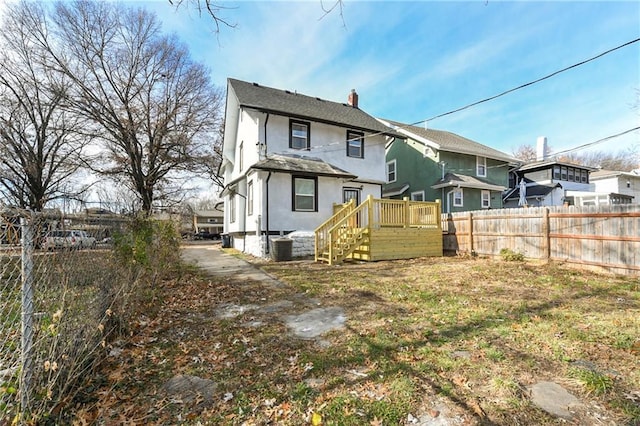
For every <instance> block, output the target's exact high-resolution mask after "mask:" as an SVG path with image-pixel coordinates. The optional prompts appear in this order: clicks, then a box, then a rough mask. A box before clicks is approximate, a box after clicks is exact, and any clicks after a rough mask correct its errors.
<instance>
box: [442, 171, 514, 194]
mask: <svg viewBox="0 0 640 426" xmlns="http://www.w3.org/2000/svg"><path fill="white" fill-rule="evenodd" d="M451 186H460V187H462V188H477V189H488V190H491V191H504V190H506V189H507V188H506V187H504V186H502V185H496V184H493V183H489V182H486V181H485V180H483V179H480V178H477V177H474V176H467V175H458V174H455V173H447V174H445V175H444V178H443V179H438V180H437V181H436V182H435V183H434V184H433V185H431V188H433V189H439V188H448V187H451Z"/></svg>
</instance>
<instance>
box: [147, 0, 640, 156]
mask: <svg viewBox="0 0 640 426" xmlns="http://www.w3.org/2000/svg"><path fill="white" fill-rule="evenodd" d="M141 4H142V5H143V6H144V7H147V8H150V9H152V10H153V11H155V12H156V13H157V14H158V16H159V18H160V19H161V21H162V22H163V28H164V29H166V30H167V31H169V32H175V33H177V34H178V35H179V37H180V39H181V40H182V41H183V42H185V43H186V44H187V45H188V46H189V48H190V51H191V54H192V56H193V57H194V58H195V59H196V60H198V61H200V62H203V63H205V64H206V65H207V66H208V67H209V68H210V69H211V75H212V79H213V82H214V83H215V84H216V85H219V86H221V87H225V82H226V78H227V77H233V78H238V79H242V80H247V81H252V82H258V83H260V84H263V85H267V86H272V87H276V88H280V89H288V90H292V91H293V90H297V91H298V92H300V93H304V94H308V95H312V96H318V97H322V98H324V99H329V100H334V101H340V102H345V101H346V99H347V95H348V93H349V91H350V90H351V89H356V91H357V92H358V94H359V95H360V107H361V108H362V109H363V110H365V111H366V112H368V113H369V114H371V115H374V116H377V117H383V118H390V119H394V120H397V121H401V122H406V123H414V122H418V121H421V120H424V119H426V118H429V117H433V116H436V115H439V114H441V113H444V112H447V111H450V110H452V109H456V108H458V107H461V106H464V105H466V104H469V103H472V102H475V101H478V100H480V99H483V98H486V97H489V96H493V95H495V94H498V93H500V92H502V91H504V90H508V89H511V88H513V87H516V86H519V85H521V84H523V83H526V82H529V81H531V80H535V79H537V78H540V77H543V76H545V75H547V74H550V73H552V72H554V71H557V70H559V69H561V68H564V67H567V66H570V65H572V64H575V63H577V62H580V61H582V60H585V59H587V58H589V57H592V56H595V55H597V54H599V53H601V52H603V51H606V50H608V49H610V48H613V47H616V46H618V45H620V44H623V43H625V42H628V41H631V40H634V39H636V38H639V37H640V2H636V1H625V2H609V1H607V2H596V1H590V2H573V1H563V2H560V1H556V2H539V1H492V0H489V1H488V2H486V1H483V0H477V1H462V2H449V1H446V2H444V1H443V2H432V1H420V2H399V1H376V2H364V1H355V0H345V1H344V8H343V11H342V12H343V13H342V16H341V15H340V13H339V11H333V12H332V13H330V14H329V15H326V16H324V12H323V10H322V3H321V1H320V0H307V1H299V2H284V1H262V2H248V1H240V2H225V3H223V4H224V5H225V6H228V7H229V9H227V10H224V11H222V12H221V15H222V16H223V17H224V18H225V19H227V20H228V21H230V22H232V23H234V24H236V27H235V28H227V27H221V29H220V33H219V34H218V35H216V34H214V32H213V24H212V22H211V20H210V18H208V17H206V16H203V17H199V16H198V14H197V13H196V11H195V10H194V9H193V8H191V9H186V8H184V6H183V7H182V8H180V9H178V10H177V11H176V10H175V8H173V7H171V6H170V5H169V3H168V1H167V0H157V1H156V0H147V1H145V2H142V3H141ZM332 4H333V0H325V1H324V5H325V6H330V5H332ZM639 93H640V43H635V44H633V45H631V46H628V47H625V48H623V49H620V50H618V51H616V52H613V53H610V54H608V55H606V56H604V57H602V58H600V59H597V60H595V61H593V62H591V63H588V64H585V65H583V66H581V67H578V68H575V69H573V70H570V71H567V72H565V73H563V74H560V75H558V76H556V77H553V78H551V79H549V80H546V81H544V82H541V83H538V84H536V85H533V86H531V87H528V88H525V89H522V90H519V91H517V92H514V93H511V94H508V95H506V96H504V97H501V98H499V99H496V100H493V101H490V102H487V103H484V104H482V105H479V106H475V107H473V108H470V109H467V110H465V111H462V112H459V113H455V114H452V115H449V116H447V117H443V118H440V119H437V120H433V121H431V122H429V124H428V126H429V127H431V128H436V129H442V130H448V131H452V132H454V133H457V134H460V135H462V136H465V137H467V138H470V139H473V140H476V141H478V142H481V143H483V144H486V145H489V146H492V147H494V148H496V149H499V150H502V151H504V152H507V153H511V152H512V150H513V149H514V148H516V147H518V146H520V145H525V144H526V145H534V144H535V141H536V138H537V137H538V136H546V137H547V138H548V140H549V145H550V146H551V147H552V148H553V150H554V151H556V152H557V151H561V150H564V149H569V148H573V147H575V146H578V145H581V144H585V143H588V142H592V141H595V140H598V139H600V138H604V137H607V136H610V135H613V134H616V133H619V132H622V131H626V130H629V129H631V128H634V127H637V126H639V125H640V109H633V107H632V106H633V105H634V104H635V103H637V102H638V100H639ZM631 146H637V147H638V148H640V133H639V132H634V133H632V134H628V135H625V136H623V137H620V138H617V139H614V140H611V141H608V142H605V143H602V144H599V145H597V146H596V147H595V149H598V150H605V151H611V150H613V151H617V150H620V149H625V148H628V147H631ZM639 161H640V158H639Z"/></svg>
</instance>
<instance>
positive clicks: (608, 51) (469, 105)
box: [415, 38, 640, 124]
mask: <svg viewBox="0 0 640 426" xmlns="http://www.w3.org/2000/svg"><path fill="white" fill-rule="evenodd" d="M639 41H640V38H637V39H635V40H631V41H628V42H626V43H623V44H621V45H619V46H616V47H614V48H612V49H609V50H606V51H604V52H602V53H600V54H598V55H596V56H593V57H591V58H589V59H585V60H584V61H581V62H578V63H577V64H573V65H570V66H568V67H565V68H562V69H560V70H558V71H555V72H552V73H551V74H548V75H545V76H544V77H541V78H539V79H537V80H533V81H530V82H528V83H525V84H521V85H520V86H518V87H514V88H513V89H509V90H505V91H504V92H502V93H498V94H497V95H494V96H491V97H488V98H485V99H482V100H480V101H477V102H473V103H471V104H468V105H465V106H463V107H460V108H456V109H454V110H451V111H448V112H445V113H442V114H438V115H435V116H433V117H431V118H427V119H426V120H422V121H418V122H417V123H415V124H420V123H426V122H429V121H431V120H435V119H436V118H440V117H444V116H446V115H450V114H454V113H456V112H460V111H463V110H465V109H467V108H471V107H473V106H476V105H479V104H482V103H484V102H488V101H491V100H494V99H496V98H499V97H501V96H504V95H506V94H509V93H511V92H515V91H516V90H520V89H523V88H525V87H528V86H531V85H533V84H536V83H540V82H541V81H544V80H547V79H549V78H551V77H553V76H556V75H558V74H560V73H563V72H565V71H569V70H570V69H573V68H576V67H579V66H581V65H584V64H586V63H589V62H591V61H594V60H596V59H598V58H601V57H603V56H604V55H607V54H609V53H611V52H614V51H616V50H618V49H622V48H623V47H626V46H629V45H631V44H634V43H637V42H639Z"/></svg>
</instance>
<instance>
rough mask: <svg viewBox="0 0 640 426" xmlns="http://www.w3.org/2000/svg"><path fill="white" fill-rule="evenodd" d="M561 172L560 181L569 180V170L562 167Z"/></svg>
mask: <svg viewBox="0 0 640 426" xmlns="http://www.w3.org/2000/svg"><path fill="white" fill-rule="evenodd" d="M560 170H561V173H560V180H567V168H566V167H564V166H562V167H561V168H560Z"/></svg>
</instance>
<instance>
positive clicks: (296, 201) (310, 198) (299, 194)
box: [292, 176, 318, 212]
mask: <svg viewBox="0 0 640 426" xmlns="http://www.w3.org/2000/svg"><path fill="white" fill-rule="evenodd" d="M292 192H293V194H292V195H293V196H292V198H293V206H292V210H293V211H296V212H315V211H318V197H317V192H318V179H317V178H315V177H296V176H294V177H293V183H292Z"/></svg>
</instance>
